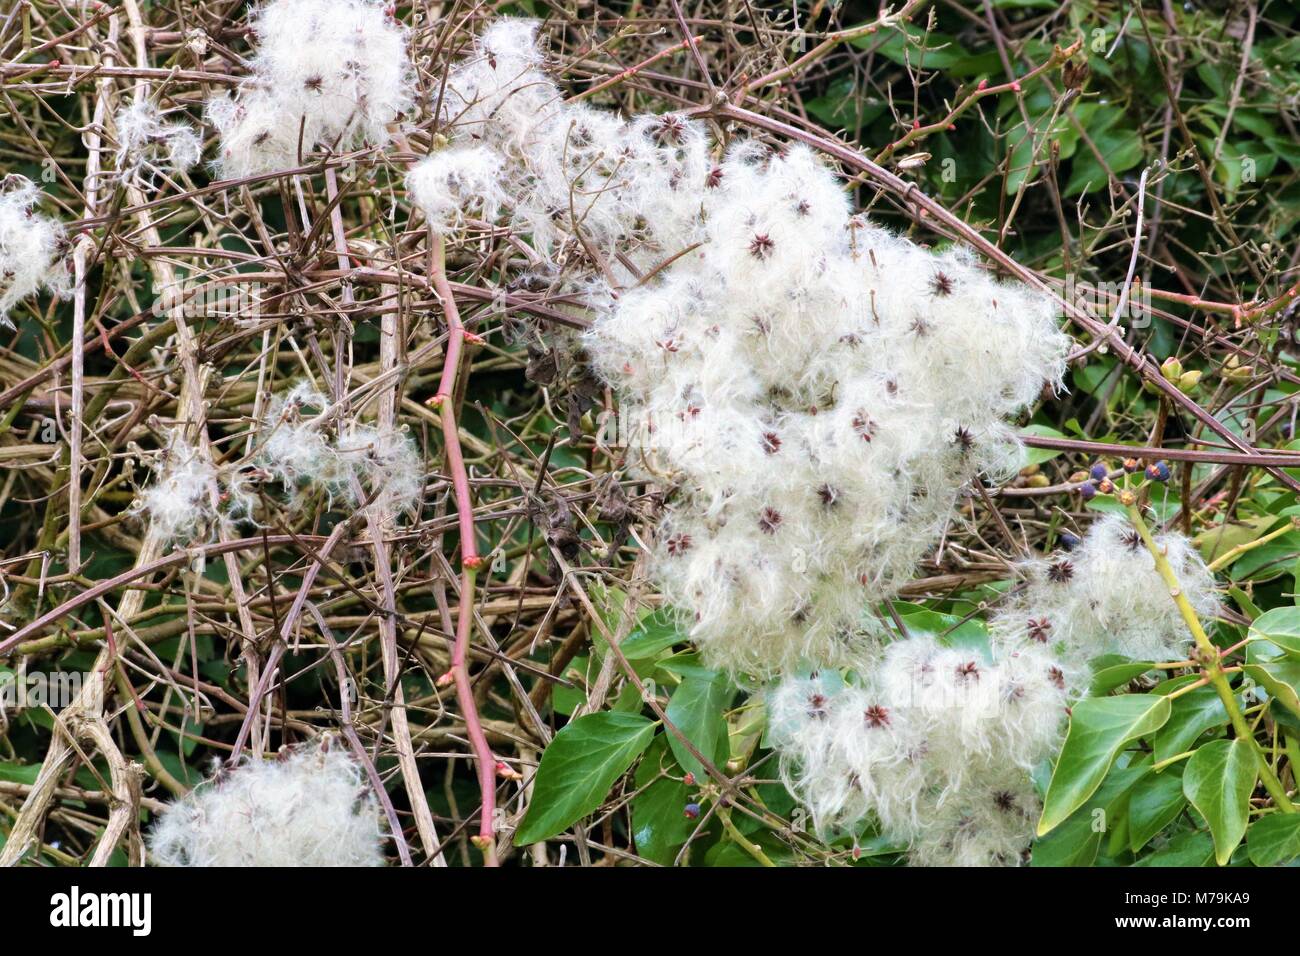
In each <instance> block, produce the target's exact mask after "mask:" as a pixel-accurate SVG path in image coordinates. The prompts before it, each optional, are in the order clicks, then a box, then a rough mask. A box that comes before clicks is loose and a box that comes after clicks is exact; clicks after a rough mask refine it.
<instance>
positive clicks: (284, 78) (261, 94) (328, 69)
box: [207, 0, 415, 177]
mask: <svg viewBox="0 0 1300 956" xmlns="http://www.w3.org/2000/svg"><path fill="white" fill-rule="evenodd" d="M252 28H253V32H254V34H255V35H256V36H257V38H258V40H259V46H258V50H257V54H256V56H254V57H253V60H252V67H253V74H252V76H251V77H250V78H249V79H248V80H247V81H246V82H245V83H244V84H243V85H242V86H241V87H240V89H239V92H238V94H237V95H236V96H234V97H232V96H229V95H221V96H217V97H215V98H213V99H211V100H209V101H208V104H207V115H208V119H209V120H210V121H211V122H212V124H213V125H214V126H215V127H216V128H217V131H218V132H219V133H220V134H221V159H220V164H219V165H220V170H221V172H222V174H223V175H224V176H227V177H237V176H249V175H254V174H257V173H262V172H268V171H271V170H275V169H287V168H291V167H294V166H297V165H299V158H300V156H301V154H304V153H307V152H309V151H311V150H313V149H315V148H316V147H317V146H326V147H329V148H330V149H333V150H344V149H350V148H352V147H354V146H356V145H358V144H360V143H362V142H370V143H384V142H386V141H387V139H388V124H389V123H391V122H393V121H394V120H395V119H396V118H397V116H398V115H399V114H400V113H402V112H404V111H405V110H407V109H409V108H410V106H411V102H412V99H411V91H412V90H413V89H414V86H415V84H414V79H413V74H412V71H411V66H410V60H409V58H408V57H407V53H406V31H405V29H404V28H403V27H402V26H401V25H400V24H398V23H397V22H396V21H395V20H393V19H392V18H391V17H390V16H389V15H388V14H387V13H386V12H385V10H384V7H383V5H382V4H380V3H378V2H372V0H270V2H269V3H267V4H265V5H264V6H263V7H261V8H260V9H259V10H258V11H257V13H256V14H255V15H254V17H253V19H252Z"/></svg>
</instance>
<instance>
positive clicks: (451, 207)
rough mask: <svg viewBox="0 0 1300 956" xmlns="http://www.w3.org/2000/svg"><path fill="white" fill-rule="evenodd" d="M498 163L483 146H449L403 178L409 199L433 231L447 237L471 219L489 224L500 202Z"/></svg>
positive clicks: (419, 164) (499, 160)
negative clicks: (475, 218)
mask: <svg viewBox="0 0 1300 956" xmlns="http://www.w3.org/2000/svg"><path fill="white" fill-rule="evenodd" d="M501 166H502V160H501V157H500V155H499V154H497V153H495V152H493V151H492V150H490V149H488V148H486V147H484V146H453V147H451V148H449V149H444V150H440V151H439V152H436V153H434V154H433V155H432V156H429V157H428V158H427V159H423V160H421V161H420V162H419V163H416V165H415V166H414V167H413V168H412V169H411V172H410V173H409V174H408V175H407V177H406V188H407V190H409V192H410V195H411V199H412V200H413V201H414V202H415V204H416V205H417V206H419V207H420V210H421V212H423V213H424V217H425V219H426V220H428V223H429V225H430V226H431V227H433V228H434V229H437V230H438V231H439V232H442V233H448V232H451V231H453V230H457V229H460V228H462V227H463V226H464V223H465V219H466V218H467V217H468V216H470V215H474V216H476V217H477V218H479V219H484V220H488V221H491V220H493V219H495V218H496V215H497V211H498V209H499V208H500V207H501V205H502V203H503V202H504V199H505V196H504V193H503V192H502V190H501V187H500V185H499V182H498V177H499V176H500V174H501Z"/></svg>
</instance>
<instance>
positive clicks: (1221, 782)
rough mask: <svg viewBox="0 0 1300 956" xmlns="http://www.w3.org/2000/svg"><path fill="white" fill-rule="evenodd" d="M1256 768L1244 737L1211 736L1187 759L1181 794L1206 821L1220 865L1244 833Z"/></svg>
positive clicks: (1252, 754)
mask: <svg viewBox="0 0 1300 956" xmlns="http://www.w3.org/2000/svg"><path fill="white" fill-rule="evenodd" d="M1257 772H1258V768H1257V764H1256V763H1255V755H1254V753H1253V752H1252V751H1251V747H1250V743H1249V742H1248V741H1245V740H1213V741H1211V742H1210V743H1208V744H1206V745H1205V746H1203V747H1201V748H1200V749H1199V750H1197V751H1196V753H1194V754H1192V756H1191V757H1190V758H1189V759H1188V761H1187V767H1186V769H1185V770H1184V772H1183V794H1184V795H1185V796H1186V797H1187V800H1188V802H1189V803H1191V805H1192V806H1194V807H1195V808H1196V811H1197V812H1198V813H1199V814H1200V815H1201V816H1202V817H1204V818H1205V822H1206V823H1207V824H1209V827H1210V833H1211V835H1212V836H1213V837H1214V856H1215V860H1216V861H1217V862H1218V864H1219V865H1220V866H1223V864H1225V863H1227V862H1228V860H1229V858H1231V856H1232V851H1233V850H1235V849H1236V848H1237V844H1238V843H1240V842H1241V838H1242V837H1243V836H1245V835H1246V824H1247V822H1248V821H1249V819H1250V795H1251V793H1252V792H1253V791H1254V789H1255V778H1256V775H1257Z"/></svg>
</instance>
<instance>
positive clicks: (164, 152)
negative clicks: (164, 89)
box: [114, 100, 203, 181]
mask: <svg viewBox="0 0 1300 956" xmlns="http://www.w3.org/2000/svg"><path fill="white" fill-rule="evenodd" d="M114 125H115V126H116V127H117V142H118V146H117V157H116V158H117V168H118V169H119V170H120V171H121V172H122V174H123V175H125V176H128V177H136V176H138V177H140V178H142V179H145V180H146V181H147V180H150V179H152V178H153V177H154V176H156V175H157V174H158V173H160V172H163V171H167V172H184V171H185V170H187V169H189V168H190V167H192V166H194V165H195V164H197V163H198V161H199V159H200V158H202V156H203V140H202V139H201V138H200V137H199V134H198V133H196V132H195V131H194V128H193V127H192V126H190V125H189V124H187V123H173V122H167V121H166V119H165V118H164V115H163V113H162V112H161V111H160V110H159V109H158V107H157V106H156V105H154V104H153V103H152V102H150V101H149V100H137V101H135V102H132V103H131V104H130V105H128V106H124V107H122V108H121V109H120V110H118V112H117V115H116V116H115V117H114Z"/></svg>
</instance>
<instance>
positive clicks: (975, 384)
mask: <svg viewBox="0 0 1300 956" xmlns="http://www.w3.org/2000/svg"><path fill="white" fill-rule="evenodd" d="M536 33H537V25H536V24H535V23H532V22H530V21H520V20H511V19H506V20H499V21H497V22H495V23H493V24H492V25H491V26H489V27H488V28H487V29H486V30H485V31H484V32H483V34H482V35H481V36H480V37H479V38H478V39H477V40H476V42H475V44H474V47H473V50H472V51H471V52H470V54H469V55H468V56H467V57H466V58H465V59H464V60H463V61H462V62H461V63H459V64H458V65H457V66H456V67H455V68H453V69H452V71H451V72H450V74H449V75H448V78H447V83H446V92H445V97H444V100H443V117H442V118H443V120H444V122H445V123H446V124H447V129H448V131H449V134H450V136H451V138H452V141H453V143H454V144H457V146H458V147H459V148H460V149H462V150H469V149H472V150H474V151H475V152H474V153H473V157H474V158H473V165H472V169H473V177H472V178H473V179H474V181H476V182H483V181H486V180H487V179H488V178H489V176H488V173H487V170H488V168H489V167H490V166H491V165H492V160H491V159H489V157H488V154H489V153H490V154H492V155H494V156H495V159H496V161H497V164H498V166H497V168H498V170H499V172H498V173H497V175H496V182H495V184H494V185H495V187H497V188H499V189H500V190H501V192H502V193H504V195H505V197H506V200H505V203H504V207H505V208H506V210H507V211H508V213H509V219H510V222H511V225H512V226H513V227H514V228H515V229H516V230H517V231H520V232H525V233H528V234H530V235H531V236H532V239H533V243H532V245H533V247H534V248H536V249H537V250H538V251H539V253H540V254H541V255H542V256H543V257H548V258H558V259H562V261H563V265H562V267H561V268H562V269H563V270H564V271H566V272H568V273H570V277H569V278H570V281H571V282H572V283H577V284H579V285H582V284H584V283H585V284H587V285H590V283H591V279H592V277H593V276H600V277H603V278H604V279H613V280H615V281H616V282H621V283H622V284H623V285H624V286H625V287H624V288H621V289H619V290H618V295H616V296H614V295H610V296H607V297H605V299H604V300H603V302H604V304H603V305H602V304H600V303H599V302H593V303H592V309H593V310H594V311H595V312H596V321H595V322H594V324H593V327H592V330H591V332H590V333H589V334H588V335H587V337H586V340H585V342H584V344H585V346H586V348H587V351H588V352H589V354H590V357H591V360H592V364H593V366H594V368H595V370H596V371H597V372H598V373H599V374H600V375H601V376H602V377H603V378H605V379H606V380H607V381H608V382H609V383H610V384H611V385H613V386H614V387H615V388H616V389H617V392H618V396H619V400H620V403H621V415H622V418H623V421H624V424H625V425H626V426H630V427H625V428H624V432H625V433H628V432H630V433H632V435H633V441H632V442H631V443H630V444H631V445H632V452H633V455H632V458H633V462H632V465H633V468H634V469H635V470H637V471H638V472H639V474H640V475H641V476H643V477H645V478H647V479H650V480H655V481H657V482H660V483H661V484H663V485H666V486H668V487H669V488H670V489H671V491H672V494H671V495H669V496H668V503H667V505H666V507H665V510H664V514H663V517H662V521H661V526H660V529H659V534H658V535H657V536H656V543H655V549H654V552H653V554H652V557H651V566H652V571H653V574H654V576H655V579H656V581H657V583H658V584H659V586H660V588H661V590H662V591H663V593H664V594H665V596H666V597H667V598H668V599H669V601H670V602H671V603H672V604H673V605H675V606H676V607H678V608H681V609H683V611H684V612H685V613H686V615H687V621H688V623H689V624H690V626H691V633H692V636H693V637H694V638H695V639H696V640H697V641H698V642H699V643H700V644H701V646H702V648H703V650H704V652H705V654H706V655H707V656H708V658H709V659H710V660H711V661H712V662H713V663H715V664H719V665H721V666H724V667H727V668H729V669H732V670H736V671H748V672H751V673H755V674H757V675H760V676H769V675H771V674H773V673H778V672H780V671H782V670H783V669H787V668H790V667H792V666H794V665H796V664H797V663H798V662H800V661H801V660H806V661H808V662H810V663H815V664H845V665H851V664H852V663H854V662H855V661H857V660H860V659H861V656H862V654H863V653H864V650H869V648H870V641H869V640H867V639H865V638H864V631H866V630H867V629H869V628H870V627H871V618H870V616H869V615H866V613H865V612H866V609H867V608H869V607H870V606H871V605H872V604H873V603H875V602H878V601H879V600H880V599H881V598H884V597H888V596H890V595H892V594H894V593H896V591H897V589H898V587H899V586H900V585H901V584H902V583H903V582H905V581H907V580H909V579H910V578H911V576H912V574H913V572H914V570H915V567H916V564H917V562H918V561H919V560H920V559H921V557H922V556H923V555H924V554H925V552H926V551H927V550H928V549H929V548H930V547H932V546H933V544H934V543H935V542H936V541H937V540H938V538H939V536H940V535H941V534H942V532H943V529H944V527H945V526H946V524H947V522H948V521H949V520H950V518H951V515H952V512H953V505H954V502H955V500H956V498H957V495H958V493H959V491H960V489H961V487H962V486H963V485H964V484H965V483H966V482H968V481H970V480H971V479H972V478H974V477H975V476H976V475H978V474H980V473H990V474H1004V473H1008V472H1013V471H1014V469H1015V467H1016V466H1017V463H1018V460H1019V457H1020V446H1019V444H1018V442H1017V441H1016V439H1015V435H1014V432H1013V431H1012V430H1011V429H1010V428H1009V427H1008V426H1007V424H1006V419H1007V418H1009V417H1010V416H1012V415H1013V414H1015V413H1017V412H1018V411H1019V410H1020V409H1022V408H1023V407H1024V406H1025V405H1027V404H1028V403H1030V402H1032V401H1033V400H1034V399H1035V398H1036V397H1037V396H1038V395H1039V394H1040V392H1041V390H1042V388H1043V387H1044V385H1050V386H1055V385H1057V384H1058V383H1059V381H1060V378H1061V375H1062V373H1063V371H1064V356H1065V353H1066V350H1067V345H1068V340H1067V339H1066V337H1065V336H1064V335H1062V334H1061V333H1060V332H1059V330H1058V329H1057V325H1056V309H1055V306H1054V305H1053V300H1052V299H1051V298H1050V297H1048V296H1046V295H1044V294H1040V293H1036V292H1032V291H1030V290H1028V289H1027V288H1025V287H1023V286H1018V285H1008V284H1004V283H1000V282H998V281H996V280H995V279H993V278H992V277H990V276H989V275H988V274H987V273H985V272H983V271H982V270H981V269H980V268H979V267H978V265H977V264H976V262H975V260H974V259H973V258H972V257H971V256H970V255H969V254H967V253H964V252H961V251H958V250H949V251H946V252H942V253H935V252H933V251H930V250H927V249H922V248H921V247H919V246H917V245H915V244H913V243H911V242H909V241H907V240H905V239H902V238H899V237H897V236H894V235H892V234H890V233H888V232H886V231H884V230H882V229H879V228H876V227H874V226H872V225H871V224H869V223H867V222H866V221H865V220H863V219H862V218H861V217H855V216H852V215H851V210H850V208H849V201H848V197H847V195H846V193H845V190H844V186H843V184H842V182H841V181H840V180H839V179H838V178H837V177H836V175H835V174H834V173H833V172H832V171H831V170H830V169H828V168H827V167H826V166H825V165H824V164H823V163H822V162H820V161H819V160H818V158H817V157H816V156H815V155H814V153H813V152H812V151H811V150H809V149H807V148H806V147H803V146H785V147H782V148H780V149H774V148H772V147H770V146H768V145H765V144H762V143H758V142H754V141H740V142H737V143H735V144H733V145H732V146H731V147H730V149H729V150H728V151H727V152H726V153H725V155H724V156H722V158H721V160H720V161H717V162H715V155H714V154H715V150H714V144H713V143H712V142H711V140H710V136H709V133H708V129H707V127H706V126H705V125H704V124H702V123H697V122H693V121H691V120H689V119H687V118H686V117H684V116H682V115H679V114H675V113H668V114H664V115H642V116H637V117H633V118H631V119H623V118H621V117H619V116H617V115H614V114H611V113H607V112H601V111H598V110H595V109H593V108H591V107H589V106H587V105H585V104H582V103H576V104H566V103H565V102H564V99H563V97H562V95H561V94H560V91H559V89H558V87H557V86H556V85H555V83H554V82H553V81H552V80H551V79H550V77H549V76H548V75H547V74H546V71H545V60H544V57H543V55H542V53H541V50H540V48H539V46H538V43H537V35H536ZM453 148H455V147H453ZM448 152H451V151H448ZM435 158H436V157H435ZM465 158H467V157H465ZM426 162H432V160H430V161H426ZM441 162H442V163H443V164H445V165H446V167H447V169H448V171H449V172H448V175H457V174H458V167H459V164H460V163H462V162H463V158H462V157H458V156H455V155H453V156H452V157H449V158H447V159H445V160H442V161H441ZM443 175H444V173H443V172H442V171H441V168H439V169H438V171H437V172H436V174H435V173H434V172H433V171H431V172H430V174H429V175H428V179H429V180H433V181H434V183H435V185H436V184H437V183H438V181H440V180H441V179H442V177H443ZM463 178H466V179H469V178H471V177H463ZM412 185H413V188H414V187H415V186H416V185H423V182H422V181H421V180H417V179H415V178H414V176H413V179H412ZM426 191H427V192H432V193H434V195H433V196H432V198H431V199H428V200H423V199H420V197H419V196H417V201H419V202H420V203H421V204H422V205H426V206H427V207H428V209H429V210H431V218H432V219H434V220H435V221H436V222H454V221H455V216H456V215H458V214H459V213H460V210H461V209H462V208H463V202H461V201H459V200H458V199H455V198H453V197H454V195H455V194H456V193H457V192H458V191H459V190H458V189H435V188H433V187H429V188H428V189H427V190H426ZM484 194H485V195H489V196H495V195H496V192H495V189H490V190H485V193H484ZM561 251H564V255H562V256H560V255H558V253H559V252H561ZM570 251H572V252H570ZM647 273H653V275H652V276H651V277H649V278H647ZM624 280H626V281H624Z"/></svg>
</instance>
